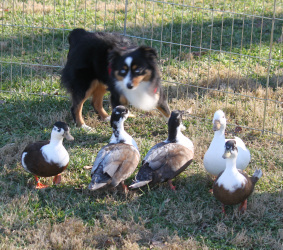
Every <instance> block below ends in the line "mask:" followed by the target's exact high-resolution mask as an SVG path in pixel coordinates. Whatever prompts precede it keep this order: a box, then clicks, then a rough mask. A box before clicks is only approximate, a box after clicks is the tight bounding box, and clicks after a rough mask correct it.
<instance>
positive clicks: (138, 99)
mask: <svg viewBox="0 0 283 250" xmlns="http://www.w3.org/2000/svg"><path fill="white" fill-rule="evenodd" d="M149 87H150V82H140V84H139V85H138V86H137V87H136V88H134V89H128V88H127V87H126V86H125V84H124V82H123V81H118V82H116V89H117V90H118V91H119V92H120V93H121V94H123V95H124V96H125V97H126V99H127V100H128V101H129V103H130V104H131V105H133V106H134V107H136V108H139V109H142V110H151V109H154V108H155V107H156V105H157V102H158V95H157V94H153V93H152V94H149V93H148V89H149Z"/></svg>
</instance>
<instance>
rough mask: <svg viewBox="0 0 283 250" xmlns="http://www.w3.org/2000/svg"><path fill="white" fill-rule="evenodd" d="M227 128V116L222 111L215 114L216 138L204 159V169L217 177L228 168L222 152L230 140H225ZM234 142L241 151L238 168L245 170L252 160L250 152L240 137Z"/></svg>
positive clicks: (214, 127) (214, 128)
mask: <svg viewBox="0 0 283 250" xmlns="http://www.w3.org/2000/svg"><path fill="white" fill-rule="evenodd" d="M225 128H226V118H225V114H224V112H223V111H222V110H218V111H216V112H215V114H214V117H213V130H214V131H215V132H214V137H213V139H212V142H211V144H210V146H209V148H208V150H207V151H206V153H205V155H204V158H203V165H204V168H205V169H206V171H207V172H208V173H210V174H212V175H215V176H217V175H218V174H219V173H221V172H222V171H224V169H225V166H226V165H225V164H226V163H225V160H224V159H223V158H222V154H223V152H222V150H220V149H222V148H223V147H224V145H225V142H226V141H227V140H229V139H225ZM234 140H235V141H236V142H237V148H238V151H239V155H238V158H237V163H236V164H237V168H238V169H241V170H244V169H246V167H247V166H248V164H249V162H250V159H251V155H250V151H249V150H248V149H247V147H246V146H245V143H244V142H243V141H242V140H241V139H240V138H239V137H235V138H234Z"/></svg>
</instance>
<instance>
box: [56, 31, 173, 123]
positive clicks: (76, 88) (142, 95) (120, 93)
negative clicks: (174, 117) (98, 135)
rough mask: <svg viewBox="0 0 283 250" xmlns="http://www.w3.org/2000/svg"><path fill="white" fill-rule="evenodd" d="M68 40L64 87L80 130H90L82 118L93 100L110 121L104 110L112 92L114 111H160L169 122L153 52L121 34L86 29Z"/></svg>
mask: <svg viewBox="0 0 283 250" xmlns="http://www.w3.org/2000/svg"><path fill="white" fill-rule="evenodd" d="M68 39H69V44H70V48H69V52H68V56H67V62H66V65H65V67H64V69H63V71H62V76H61V86H62V87H65V88H66V89H67V91H68V92H69V93H70V95H71V100H72V107H71V112H72V116H73V118H74V121H75V123H76V125H77V126H78V127H83V128H90V127H88V126H87V125H86V124H85V122H84V119H83V117H82V109H83V105H84V102H85V101H86V100H87V99H88V98H89V97H92V106H93V108H94V110H95V111H96V112H97V113H98V114H99V116H100V117H101V118H102V119H103V120H109V116H108V114H107V113H106V111H105V110H104V108H103V96H104V95H105V93H106V92H107V91H108V90H109V91H110V100H111V106H112V108H114V107H116V106H118V105H128V104H131V105H133V106H134V107H136V108H139V109H141V110H152V109H154V108H157V109H158V110H159V111H160V112H161V113H162V114H163V116H164V117H165V118H167V119H169V116H170V109H169V106H168V103H167V100H166V98H165V95H164V92H163V89H162V86H161V79H160V71H159V68H158V65H157V53H156V51H155V50H154V49H153V48H151V47H146V46H136V45H135V44H133V43H132V42H131V41H130V40H129V39H128V38H126V37H124V36H122V35H120V34H114V33H106V32H88V31H86V30H84V29H74V30H73V31H71V33H70V35H69V37H68Z"/></svg>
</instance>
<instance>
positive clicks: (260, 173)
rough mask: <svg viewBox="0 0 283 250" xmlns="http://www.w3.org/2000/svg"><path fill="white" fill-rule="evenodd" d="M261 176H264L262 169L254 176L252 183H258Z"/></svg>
mask: <svg viewBox="0 0 283 250" xmlns="http://www.w3.org/2000/svg"><path fill="white" fill-rule="evenodd" d="M261 176H262V171H261V169H257V170H256V171H255V172H254V174H253V176H252V182H253V183H256V182H257V181H258V180H259V179H260V178H261Z"/></svg>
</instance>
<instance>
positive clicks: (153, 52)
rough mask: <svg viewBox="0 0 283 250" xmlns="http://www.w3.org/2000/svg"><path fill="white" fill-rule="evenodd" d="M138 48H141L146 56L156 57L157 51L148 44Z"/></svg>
mask: <svg viewBox="0 0 283 250" xmlns="http://www.w3.org/2000/svg"><path fill="white" fill-rule="evenodd" d="M139 50H141V51H142V52H143V53H144V55H145V56H146V57H149V58H153V59H157V52H156V50H155V49H154V48H152V47H148V46H140V47H139Z"/></svg>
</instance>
